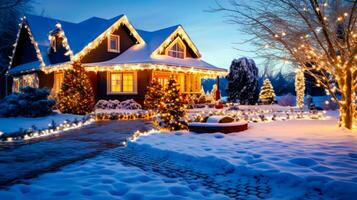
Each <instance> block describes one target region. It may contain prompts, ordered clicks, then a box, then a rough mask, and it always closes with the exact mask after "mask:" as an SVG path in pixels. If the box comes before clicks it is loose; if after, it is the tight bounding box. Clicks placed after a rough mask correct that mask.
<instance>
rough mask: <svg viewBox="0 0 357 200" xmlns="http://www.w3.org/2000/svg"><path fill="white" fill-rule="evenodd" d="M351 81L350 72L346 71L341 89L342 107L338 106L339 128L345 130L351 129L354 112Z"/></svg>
mask: <svg viewBox="0 0 357 200" xmlns="http://www.w3.org/2000/svg"><path fill="white" fill-rule="evenodd" d="M352 81H353V80H352V72H351V70H349V69H347V74H346V81H345V87H344V88H342V102H343V105H342V106H340V126H342V127H344V128H347V129H352V126H353V117H354V116H353V114H354V112H355V111H354V106H353V102H354V100H353V96H354V95H353V92H355V91H352Z"/></svg>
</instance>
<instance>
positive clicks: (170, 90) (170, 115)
mask: <svg viewBox="0 0 357 200" xmlns="http://www.w3.org/2000/svg"><path fill="white" fill-rule="evenodd" d="M159 113H160V119H161V125H162V127H163V128H166V129H169V130H186V129H187V119H186V111H185V105H184V99H183V97H182V95H181V93H180V91H179V87H178V84H177V83H176V80H175V79H174V78H173V77H171V78H170V80H169V82H168V84H167V87H166V89H165V93H164V96H163V97H162V99H161V101H160V107H159Z"/></svg>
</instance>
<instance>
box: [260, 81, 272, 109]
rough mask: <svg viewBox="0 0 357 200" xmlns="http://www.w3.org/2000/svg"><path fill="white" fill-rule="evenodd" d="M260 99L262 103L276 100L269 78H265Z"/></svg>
mask: <svg viewBox="0 0 357 200" xmlns="http://www.w3.org/2000/svg"><path fill="white" fill-rule="evenodd" d="M259 100H260V101H261V102H262V103H266V104H271V103H273V102H274V100H275V92H274V89H273V86H272V84H271V83H270V81H269V79H265V80H264V83H263V86H262V88H261V89H260V93H259Z"/></svg>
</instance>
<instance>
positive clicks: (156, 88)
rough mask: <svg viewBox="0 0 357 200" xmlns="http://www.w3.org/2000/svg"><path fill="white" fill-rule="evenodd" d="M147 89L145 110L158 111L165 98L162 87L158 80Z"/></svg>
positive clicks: (154, 80) (152, 82) (153, 81)
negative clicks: (162, 99)
mask: <svg viewBox="0 0 357 200" xmlns="http://www.w3.org/2000/svg"><path fill="white" fill-rule="evenodd" d="M147 89H148V90H147V93H146V95H145V99H144V108H145V109H147V110H158V109H159V105H160V101H161V98H162V96H163V89H162V85H161V84H160V83H159V81H157V79H153V80H152V81H151V82H150V85H149V86H148V88H147Z"/></svg>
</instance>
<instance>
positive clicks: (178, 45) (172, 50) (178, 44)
mask: <svg viewBox="0 0 357 200" xmlns="http://www.w3.org/2000/svg"><path fill="white" fill-rule="evenodd" d="M185 52H186V49H185V45H184V44H183V42H182V40H181V39H180V38H176V40H174V41H173V42H172V44H171V45H170V46H169V47H168V51H167V55H169V56H171V57H174V58H185Z"/></svg>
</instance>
